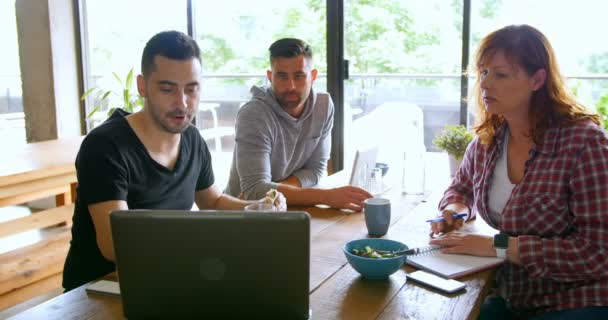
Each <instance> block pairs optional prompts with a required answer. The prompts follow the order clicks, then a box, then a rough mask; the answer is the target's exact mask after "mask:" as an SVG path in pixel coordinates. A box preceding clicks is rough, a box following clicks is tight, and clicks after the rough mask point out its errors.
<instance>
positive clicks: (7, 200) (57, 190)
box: [0, 173, 77, 207]
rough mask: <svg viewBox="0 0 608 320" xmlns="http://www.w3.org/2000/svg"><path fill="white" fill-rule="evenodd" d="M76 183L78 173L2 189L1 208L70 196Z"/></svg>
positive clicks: (0, 196)
mask: <svg viewBox="0 0 608 320" xmlns="http://www.w3.org/2000/svg"><path fill="white" fill-rule="evenodd" d="M76 181H77V179H76V173H68V174H64V175H60V176H56V177H51V178H44V179H39V180H34V181H29V182H23V183H18V184H13V185H7V186H3V187H0V207H4V206H12V205H18V204H22V203H25V202H28V201H32V200H38V199H42V198H46V197H52V196H56V195H58V194H64V193H68V194H69V193H71V185H72V184H73V183H75V182H76Z"/></svg>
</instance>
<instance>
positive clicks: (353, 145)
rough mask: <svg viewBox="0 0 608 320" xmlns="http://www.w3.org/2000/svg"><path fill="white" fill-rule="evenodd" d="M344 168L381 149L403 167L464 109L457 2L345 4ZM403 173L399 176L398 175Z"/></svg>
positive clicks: (460, 36)
mask: <svg viewBox="0 0 608 320" xmlns="http://www.w3.org/2000/svg"><path fill="white" fill-rule="evenodd" d="M344 11H345V14H344V16H345V17H344V21H345V30H344V39H345V44H344V48H345V58H346V59H348V60H349V65H350V78H349V80H347V82H346V85H345V106H344V108H345V113H344V116H345V140H346V141H345V155H344V158H345V166H346V167H348V165H349V164H350V161H351V158H352V156H353V155H354V152H355V150H356V149H358V148H366V147H368V146H371V145H376V144H377V145H380V158H383V157H386V158H388V159H382V160H383V161H388V162H392V163H398V160H399V158H400V157H402V152H403V151H404V150H405V149H412V148H414V147H420V146H421V145H424V144H426V146H427V147H428V148H432V143H431V140H432V138H433V136H434V134H435V132H437V131H438V130H440V129H441V128H442V126H443V125H444V124H445V123H457V122H458V120H459V109H460V72H459V70H460V69H461V66H460V64H461V47H462V6H461V5H460V4H459V2H457V1H452V2H446V1H443V0H433V1H400V0H383V1H346V2H345V10H344ZM395 171H396V170H395Z"/></svg>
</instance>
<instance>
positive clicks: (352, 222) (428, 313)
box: [11, 163, 493, 319]
mask: <svg viewBox="0 0 608 320" xmlns="http://www.w3.org/2000/svg"><path fill="white" fill-rule="evenodd" d="M446 170H447V163H446ZM441 194H442V192H441V190H437V192H434V193H433V195H432V196H431V197H430V198H429V199H426V200H425V201H423V197H421V196H403V195H402V194H401V192H400V189H399V188H394V189H392V190H390V191H389V192H388V193H387V194H385V197H388V198H390V199H391V201H392V210H391V211H392V218H391V228H390V230H389V233H388V234H387V235H386V236H385V238H390V239H395V240H399V241H402V242H404V243H406V244H407V245H409V246H423V245H426V244H428V232H429V226H428V223H425V222H424V220H425V219H426V218H429V217H431V216H434V215H435V213H436V203H437V201H438V199H439V197H440V196H441ZM421 201H422V202H421ZM290 209H298V210H299V209H304V210H305V211H307V212H308V213H309V214H310V215H311V217H312V220H311V272H310V282H311V293H310V308H311V309H312V318H313V319H475V318H476V317H477V314H478V307H479V305H480V304H481V302H482V300H483V298H484V297H485V295H486V294H487V292H488V290H489V289H490V283H491V281H490V279H491V277H492V276H493V271H492V270H487V271H484V272H481V273H477V274H474V275H470V276H467V277H464V278H461V279H460V280H461V281H463V282H465V283H466V284H467V288H466V290H465V291H463V292H459V293H456V294H442V293H440V292H438V291H435V290H433V289H429V288H428V287H424V286H421V285H418V284H416V283H414V282H411V281H406V272H411V271H413V270H414V269H413V268H411V267H409V266H404V267H403V268H402V269H401V270H399V271H397V272H396V273H395V274H393V275H391V276H390V278H389V279H388V280H380V281H378V280H375V281H372V280H366V279H364V278H361V277H360V276H359V274H358V273H357V272H356V271H354V269H352V268H351V267H350V265H349V264H348V263H347V261H346V258H345V257H344V254H343V253H342V246H343V245H344V244H345V243H346V242H347V241H349V240H351V239H357V238H363V237H367V230H366V227H365V222H364V217H363V214H362V213H344V212H341V211H339V210H334V209H320V208H317V207H306V208H299V207H298V208H296V207H292V208H290ZM467 228H468V229H470V230H479V231H482V232H489V233H491V232H492V230H491V229H489V227H487V225H485V224H484V223H483V221H476V222H471V223H469V224H468V225H467ZM38 318H44V319H64V318H70V319H81V318H86V319H121V318H123V315H122V304H121V301H120V299H119V298H116V297H108V296H100V295H94V294H92V295H89V294H87V293H86V292H85V286H82V287H80V288H77V289H75V290H72V291H70V292H68V293H66V294H63V295H61V296H58V297H56V298H54V299H52V300H49V301H47V302H45V303H43V304H41V305H38V306H36V307H34V308H32V309H29V310H26V311H25V312H23V313H20V314H18V315H16V316H15V317H14V318H11V319H38Z"/></svg>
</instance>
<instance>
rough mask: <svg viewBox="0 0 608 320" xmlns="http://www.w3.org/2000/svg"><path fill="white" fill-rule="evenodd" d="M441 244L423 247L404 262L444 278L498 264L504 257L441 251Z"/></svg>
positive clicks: (453, 277) (457, 276) (459, 275)
mask: <svg viewBox="0 0 608 320" xmlns="http://www.w3.org/2000/svg"><path fill="white" fill-rule="evenodd" d="M442 248H443V247H441V246H430V247H426V248H423V249H422V250H421V252H420V253H418V254H416V255H411V256H408V257H407V259H406V263H407V264H409V265H411V266H413V267H416V268H418V269H423V270H426V271H429V272H432V273H435V274H437V275H440V276H442V277H444V278H449V279H455V278H460V277H463V276H466V275H468V274H472V273H476V272H479V271H482V270H486V269H490V268H493V267H495V266H498V265H500V264H501V263H503V262H504V259H500V258H495V257H478V256H470V255H464V254H447V253H442V252H441V251H440V249H442Z"/></svg>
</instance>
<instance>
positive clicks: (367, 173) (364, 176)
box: [348, 146, 390, 196]
mask: <svg viewBox="0 0 608 320" xmlns="http://www.w3.org/2000/svg"><path fill="white" fill-rule="evenodd" d="M377 156H378V147H377V146H376V147H372V148H368V149H359V150H357V152H356V153H355V159H354V161H353V166H352V170H351V173H350V179H349V182H348V184H349V185H351V186H357V187H360V188H363V189H365V190H367V191H368V192H369V193H371V194H373V195H374V196H379V195H381V194H383V193H385V192H386V191H388V190H389V189H390V185H389V184H388V183H386V179H384V178H382V179H380V182H379V183H378V182H377V181H376V180H375V178H374V176H373V175H371V172H372V170H373V169H374V168H375V167H376V158H377Z"/></svg>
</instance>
